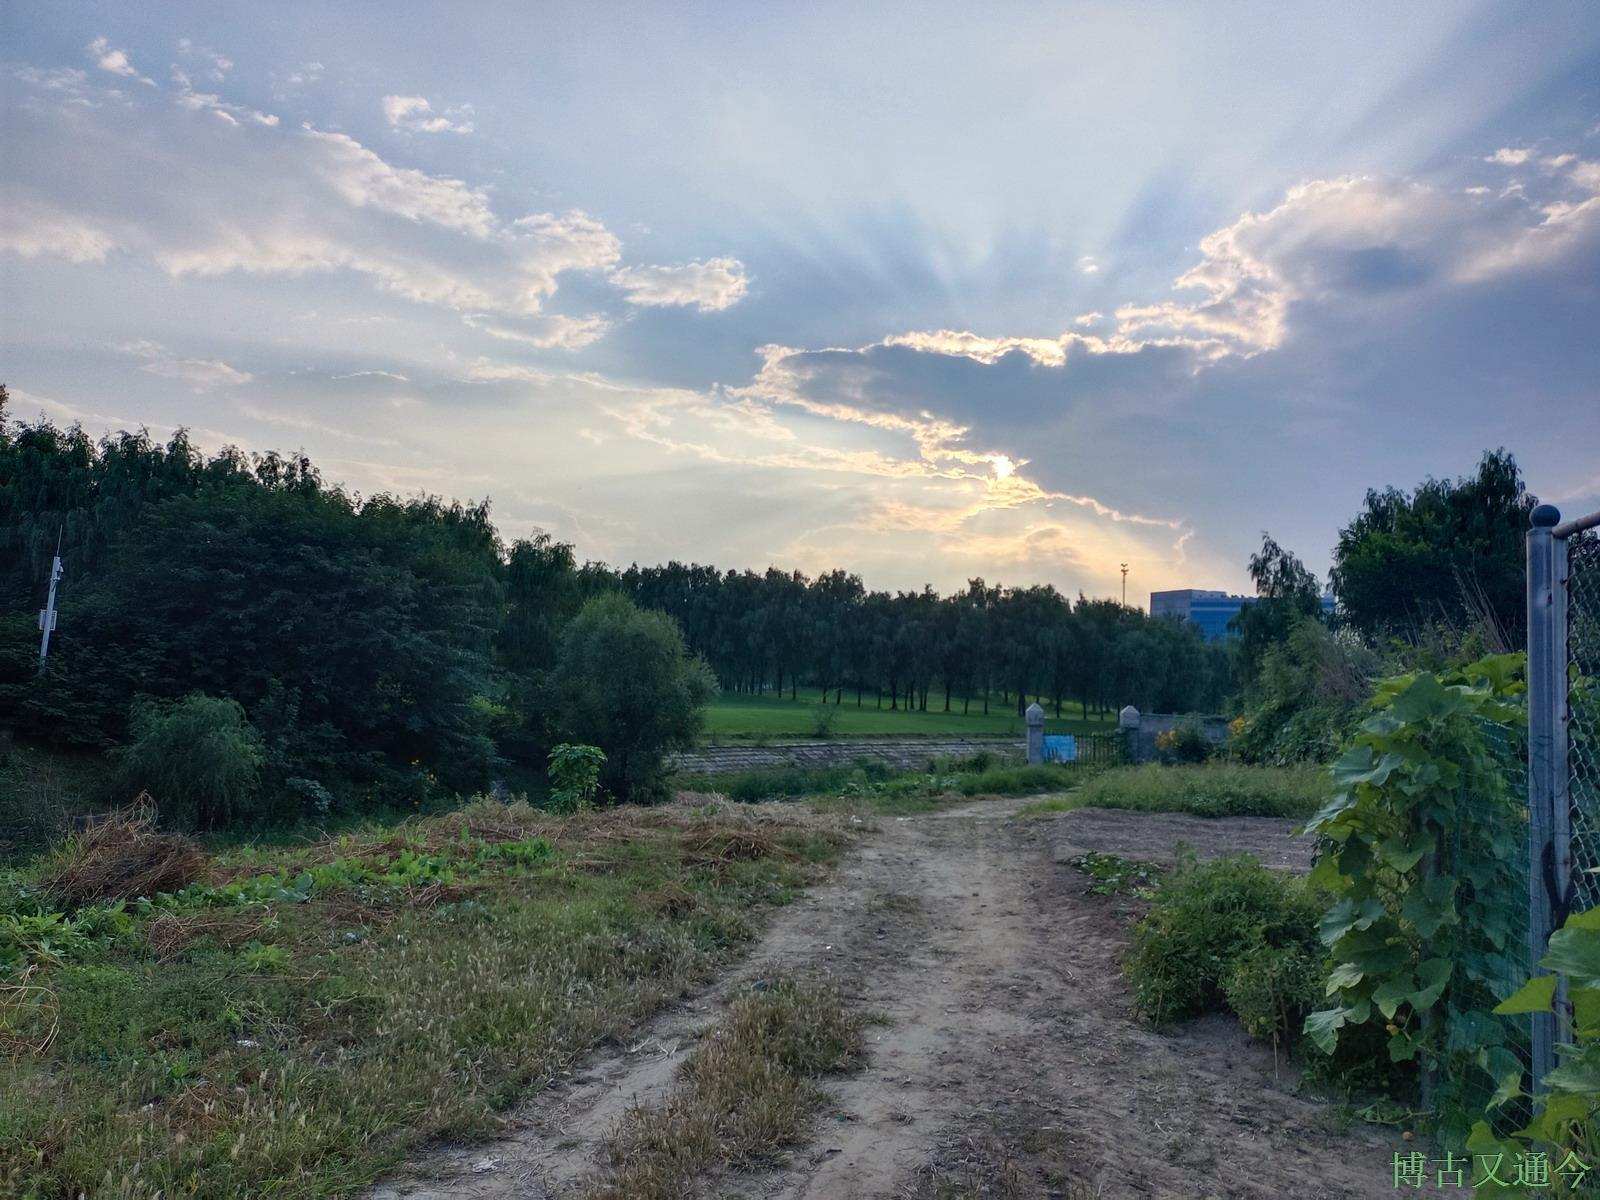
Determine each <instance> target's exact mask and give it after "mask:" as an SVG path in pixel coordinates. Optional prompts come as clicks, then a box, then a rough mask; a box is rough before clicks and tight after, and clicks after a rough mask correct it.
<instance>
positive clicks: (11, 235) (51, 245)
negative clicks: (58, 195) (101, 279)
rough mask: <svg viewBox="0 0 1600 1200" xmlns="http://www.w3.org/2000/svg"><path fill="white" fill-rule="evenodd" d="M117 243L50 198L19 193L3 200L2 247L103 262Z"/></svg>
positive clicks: (32, 255) (35, 255)
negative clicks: (42, 198) (57, 205)
mask: <svg viewBox="0 0 1600 1200" xmlns="http://www.w3.org/2000/svg"><path fill="white" fill-rule="evenodd" d="M115 245H116V241H115V239H114V238H113V237H112V236H111V234H110V233H108V232H107V231H106V230H104V229H102V228H100V227H99V226H97V225H96V224H94V223H93V222H91V221H86V220H84V219H82V218H80V217H77V216H74V215H73V214H71V213H66V212H62V211H61V210H60V209H58V208H56V207H55V206H54V205H52V204H50V203H48V202H47V201H44V200H41V199H38V198H33V197H26V196H16V197H10V198H7V199H6V201H5V202H3V203H0V250H9V251H11V252H12V253H14V254H20V255H21V256H22V257H23V258H39V257H50V258H62V259H65V260H66V261H67V262H71V263H91V262H104V261H105V258H106V255H107V254H109V253H110V252H111V250H112V248H113V247H114V246H115Z"/></svg>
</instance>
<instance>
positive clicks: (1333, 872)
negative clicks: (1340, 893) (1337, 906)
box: [1306, 854, 1344, 888]
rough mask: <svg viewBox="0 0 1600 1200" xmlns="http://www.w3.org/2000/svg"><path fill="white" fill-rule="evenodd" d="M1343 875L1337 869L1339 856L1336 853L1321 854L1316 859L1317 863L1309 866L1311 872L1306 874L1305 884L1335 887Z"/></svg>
mask: <svg viewBox="0 0 1600 1200" xmlns="http://www.w3.org/2000/svg"><path fill="white" fill-rule="evenodd" d="M1343 878H1344V876H1343V875H1342V874H1341V873H1340V870H1339V856H1338V855H1337V854H1323V855H1322V856H1320V857H1319V858H1318V859H1317V865H1316V866H1314V867H1312V868H1311V874H1309V875H1307V876H1306V886H1307V887H1309V888H1333V887H1337V886H1338V884H1339V881H1340V880H1341V879H1343Z"/></svg>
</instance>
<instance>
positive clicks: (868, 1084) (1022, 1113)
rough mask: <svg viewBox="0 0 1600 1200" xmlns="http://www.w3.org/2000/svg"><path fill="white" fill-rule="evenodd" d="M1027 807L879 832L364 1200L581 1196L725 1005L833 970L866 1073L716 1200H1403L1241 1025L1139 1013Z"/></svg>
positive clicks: (1122, 940)
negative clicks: (862, 1048) (605, 1036)
mask: <svg viewBox="0 0 1600 1200" xmlns="http://www.w3.org/2000/svg"><path fill="white" fill-rule="evenodd" d="M1022 803H1023V802H1022V801H992V802H983V803H978V804H973V805H969V806H967V807H965V808H961V809H956V810H952V811H948V812H945V813H940V814H935V815H930V816H925V817H913V818H902V819H898V820H895V819H886V820H885V821H884V823H883V827H882V831H881V832H880V833H879V834H877V835H872V836H870V837H868V838H867V839H866V840H865V841H864V843H863V845H862V847H861V848H860V850H859V851H857V852H856V853H855V854H853V855H852V856H851V857H850V858H849V859H848V860H847V862H846V864H845V865H844V867H843V868H842V869H841V871H840V872H839V874H838V875H837V876H836V878H835V879H834V881H833V882H831V883H830V884H829V885H827V886H825V887H822V888H819V889H817V890H816V891H814V892H812V893H811V894H810V895H808V896H807V897H806V898H805V899H804V900H802V901H800V902H799V903H797V904H795V905H794V906H792V907H791V908H789V909H786V910H784V911H783V912H782V913H781V914H780V915H779V916H778V918H777V920H776V921H775V923H774V925H773V926H772V928H771V929H770V930H769V932H768V934H767V936H766V937H765V938H764V939H763V941H762V943H761V944H760V946H759V947H758V949H757V950H756V951H755V953H754V954H753V955H752V956H751V957H750V958H749V959H748V960H746V962H745V963H744V964H743V966H742V967H740V968H739V969H738V970H737V971H736V972H735V973H734V974H733V975H732V976H731V977H730V978H728V979H726V980H724V981H723V982H722V983H721V984H719V985H718V986H717V987H716V988H714V989H712V990H711V991H709V992H708V993H706V994H705V995H702V996H700V997H698V998H697V999H696V1000H695V1001H693V1002H690V1003H687V1004H685V1005H682V1006H680V1007H679V1008H676V1009H674V1010H672V1011H670V1012H668V1013H666V1014H664V1015H663V1016H661V1017H660V1018H658V1019H657V1020H656V1021H654V1022H652V1023H651V1024H649V1025H648V1026H647V1027H646V1028H645V1029H643V1030H641V1031H640V1033H639V1036H638V1037H637V1038H636V1039H635V1041H634V1042H633V1043H631V1044H630V1045H629V1046H627V1047H625V1048H622V1049H620V1050H616V1051H613V1052H610V1053H602V1054H600V1055H598V1056H597V1057H596V1058H595V1059H594V1060H593V1061H592V1062H591V1064H590V1065H589V1068H588V1070H587V1071H586V1072H585V1073H584V1074H582V1075H581V1076H575V1077H573V1078H572V1079H570V1080H567V1081H565V1082H564V1083H563V1084H561V1085H559V1086H558V1087H555V1088H552V1089H549V1090H547V1091H546V1092H545V1093H544V1094H542V1095H541V1096H539V1097H537V1098H536V1099H535V1100H534V1101H533V1102H532V1103H531V1104H530V1105H529V1106H528V1107H527V1108H526V1109H525V1110H524V1111H522V1112H520V1113H518V1114H516V1115H515V1117H514V1119H513V1121H512V1123H511V1129H512V1133H511V1134H510V1135H509V1136H507V1137H506V1138H505V1139H503V1140H502V1141H500V1142H498V1143H495V1144H492V1145H488V1146H477V1147H474V1148H471V1149H468V1150H462V1151H450V1152H443V1153H440V1154H439V1155H437V1156H435V1157H433V1158H431V1159H429V1160H428V1161H427V1162H425V1163H423V1164H419V1167H418V1169H417V1171H416V1172H415V1173H414V1174H413V1175H412V1176H411V1178H410V1180H409V1181H408V1182H406V1183H397V1184H390V1185H388V1186H386V1187H383V1188H379V1189H377V1190H376V1191H374V1192H373V1193H372V1194H371V1195H372V1200H399V1198H401V1197H404V1198H406V1200H444V1198H446V1197H448V1198H451V1200H487V1198H490V1197H496V1198H498V1197H523V1198H529V1200H538V1198H545V1197H549V1198H552V1200H553V1198H556V1197H561V1196H564V1195H567V1194H569V1193H570V1192H571V1191H572V1190H573V1188H574V1186H575V1185H576V1184H578V1183H579V1182H581V1180H582V1179H583V1178H584V1177H585V1176H587V1175H589V1174H590V1173H591V1172H593V1171H595V1170H597V1169H601V1167H602V1164H601V1162H600V1150H601V1147H602V1145H603V1141H604V1138H605V1135H606V1133H607V1132H608V1130H609V1129H610V1128H611V1127H612V1126H613V1124H614V1123H615V1122H616V1121H617V1120H618V1119H620V1118H621V1117H623V1115H624V1114H625V1113H626V1111H627V1109H628V1107H629V1106H630V1105H631V1104H634V1103H648V1102H649V1101H650V1100H652V1099H654V1098H657V1097H659V1096H660V1095H661V1094H662V1092H663V1091H664V1090H665V1088H666V1087H667V1085H668V1084H669V1083H670V1081H671V1078H672V1074H673V1071H674V1070H675V1068H676V1066H677V1064H678V1063H679V1062H680V1061H681V1060H682V1057H683V1055H684V1053H685V1052H686V1051H687V1050H688V1049H689V1048H690V1047H692V1045H693V1044H694V1041H695V1039H696V1038H697V1037H698V1036H699V1035H700V1034H701V1033H702V1032H703V1031H704V1030H705V1029H706V1028H707V1027H708V1026H709V1025H710V1024H712V1023H713V1022H714V1021H715V1019H716V1018H717V1016H718V1015H719V1014H720V1012H721V1011H722V1008H723V1006H724V1004H725V1003H726V1001H727V999H728V997H729V996H731V995H732V994H734V993H735V992H736V991H737V989H739V988H741V987H748V986H750V985H751V984H752V983H753V982H755V981H757V980H760V979H761V978H763V977H764V976H765V975H767V974H770V973H773V972H777V971H784V972H789V973H794V972H801V973H804V972H814V973H818V974H825V975H828V976H831V977H832V978H834V979H835V980H836V981H837V982H838V983H839V985H840V987H841V989H842V990H843V991H844V993H845V994H846V996H847V997H849V998H850V999H852V1000H853V1001H855V1002H856V1003H858V1004H860V1005H862V1006H863V1007H865V1008H867V1009H869V1010H871V1011H875V1012H877V1013H880V1014H882V1015H883V1016H884V1017H885V1018H887V1023H886V1024H883V1025H877V1026H874V1027H872V1028H871V1030H870V1031H869V1035H868V1038H869V1055H868V1061H867V1064H866V1067H865V1069H863V1070H862V1071H861V1072H860V1073H858V1074H856V1075H854V1076H851V1077H849V1078H846V1079H843V1080H839V1081H835V1082H832V1083H830V1084H829V1086H828V1091H829V1094H830V1096H831V1104H830V1106H829V1108H828V1110H827V1111H826V1112H825V1113H824V1115H823V1116H822V1118H821V1119H820V1120H819V1121H818V1123H817V1126H816V1129H815V1130H814V1134H813V1137H812V1139H811V1141H810V1142H809V1144H808V1145H807V1146H806V1147H805V1148H803V1149H802V1150H800V1151H798V1152H796V1153H795V1154H793V1155H792V1156H791V1157H790V1159H789V1160H788V1161H787V1162H786V1163H785V1164H784V1165H783V1166H782V1167H781V1168H779V1169H776V1170H773V1171H771V1172H768V1173H767V1174H765V1175H762V1176H749V1175H738V1176H729V1177H726V1178H723V1179H721V1180H717V1181H708V1183H707V1186H706V1191H705V1194H706V1195H708V1196H719V1197H729V1198H731V1197H751V1198H753V1197H775V1198H782V1200H801V1198H811V1200H857V1198H859V1200H867V1198H869V1197H890V1198H896V1197H898V1198H923V1197H926V1198H930V1200H933V1198H944V1197H968V1196H973V1197H977V1196H1017V1197H1033V1196H1060V1197H1066V1198H1069V1200H1080V1198H1088V1197H1105V1198H1108V1200H1109V1198H1121V1197H1174V1198H1177V1197H1183V1198H1190V1197H1195V1198H1201V1197H1230V1198H1231V1197H1240V1198H1245V1197H1248V1198H1257V1197H1260V1198H1263V1200H1265V1198H1266V1197H1274V1198H1275V1197H1281V1196H1288V1195H1294V1196H1297V1197H1307V1198H1310V1200H1318V1198H1327V1200H1332V1198H1334V1197H1366V1196H1388V1195H1392V1194H1393V1190H1392V1188H1391V1186H1390V1184H1391V1178H1390V1169H1389V1158H1390V1153H1391V1150H1392V1147H1391V1145H1390V1143H1389V1141H1388V1140H1387V1139H1386V1138H1385V1137H1383V1136H1381V1135H1380V1134H1381V1131H1376V1130H1371V1129H1368V1128H1366V1127H1357V1128H1355V1129H1349V1130H1341V1129H1340V1128H1339V1127H1338V1125H1337V1123H1336V1121H1335V1120H1334V1117H1333V1114H1332V1112H1331V1111H1330V1110H1329V1109H1328V1108H1327V1107H1325V1106H1324V1105H1321V1104H1319V1103H1316V1102H1315V1101H1313V1100H1310V1099H1307V1098H1305V1097H1302V1096H1301V1095H1299V1094H1298V1093H1297V1091H1296V1089H1295V1086H1294V1081H1293V1079H1292V1078H1291V1077H1290V1076H1289V1074H1288V1072H1287V1071H1286V1070H1275V1067H1274V1063H1273V1058H1272V1055H1271V1052H1270V1051H1268V1050H1266V1049H1265V1048H1263V1047H1261V1046H1259V1045H1256V1044H1254V1043H1251V1042H1250V1041H1249V1040H1248V1039H1247V1038H1246V1037H1245V1036H1244V1034H1243V1033H1242V1031H1240V1030H1239V1029H1238V1026H1237V1024H1236V1023H1234V1022H1232V1021H1231V1020H1225V1019H1222V1018H1215V1019H1208V1020H1206V1021H1202V1022H1198V1023H1196V1024H1194V1025H1191V1026H1188V1027H1185V1028H1183V1029H1181V1030H1178V1031H1176V1032H1173V1033H1166V1034H1163V1033H1156V1032H1154V1031H1152V1030H1150V1029H1148V1028H1146V1027H1144V1026H1142V1025H1140V1024H1139V1023H1137V1022H1136V1021H1135V1020H1134V1019H1133V1016H1132V1014H1131V1013H1130V1012H1129V1011H1128V1000H1127V987H1126V985H1125V983H1124V981H1123V979H1122V977H1121V974H1120V970H1119V967H1118V962H1119V959H1120V956H1121V953H1122V950H1123V948H1124V946H1125V944H1126V936H1127V928H1128V914H1127V912H1126V911H1125V910H1124V909H1123V902H1120V901H1117V900H1114V899H1108V898H1104V897H1099V896H1095V895H1093V894H1092V893H1090V892H1089V891H1088V890H1087V888H1086V886H1085V883H1086V881H1085V879H1084V877H1083V876H1081V875H1080V874H1079V873H1078V872H1076V871H1074V870H1072V869H1071V868H1070V867H1068V866H1066V865H1063V864H1060V863H1058V862H1056V861H1055V854H1054V852H1053V845H1054V844H1055V842H1057V841H1058V840H1060V839H1059V838H1058V837H1057V836H1056V831H1055V830H1054V828H1053V826H1054V825H1055V823H1056V821H1057V820H1059V818H1057V819H1043V820H1040V819H1017V818H1016V816H1015V813H1016V810H1017V809H1018V808H1019V807H1020V806H1021V804H1022ZM1213 828H1214V829H1215V830H1216V831H1217V834H1218V836H1219V837H1221V838H1222V839H1223V840H1224V841H1225V840H1226V837H1227V834H1226V831H1225V828H1224V826H1223V825H1222V824H1221V823H1218V824H1216V825H1215V826H1213ZM1397 1144H1398V1143H1397Z"/></svg>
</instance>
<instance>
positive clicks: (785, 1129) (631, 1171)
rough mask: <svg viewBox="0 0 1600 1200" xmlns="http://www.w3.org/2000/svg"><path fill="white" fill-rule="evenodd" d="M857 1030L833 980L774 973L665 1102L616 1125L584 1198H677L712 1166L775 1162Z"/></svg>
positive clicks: (852, 1055) (854, 1054)
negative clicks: (602, 1168) (607, 1163)
mask: <svg viewBox="0 0 1600 1200" xmlns="http://www.w3.org/2000/svg"><path fill="white" fill-rule="evenodd" d="M861 1029H862V1021H861V1019H860V1018H859V1017H857V1016H854V1015H852V1014H850V1013H848V1012H846V1010H845V1008H844V1005H843V1003H842V1002H841V1001H840V999H839V993H838V991H837V990H836V989H835V988H834V987H832V986H831V985H826V984H812V983H801V982H795V981H792V980H778V981H776V982H774V983H772V984H771V985H770V986H769V987H767V989H766V990H764V991H752V992H750V993H747V994H746V995H744V996H742V997H741V998H740V999H738V1000H737V1001H735V1002H734V1004H733V1006H732V1010H731V1012H730V1013H729V1015H728V1018H727V1020H726V1021H725V1022H724V1023H723V1024H722V1025H721V1026H720V1027H719V1028H718V1029H716V1030H714V1031H713V1032H712V1033H711V1034H710V1036H709V1037H708V1038H707V1040H706V1041H705V1042H704V1043H703V1044H702V1045H701V1046H700V1048H699V1049H697V1050H696V1051H695V1052H694V1054H693V1055H692V1056H691V1057H690V1059H689V1061H688V1062H687V1063H685V1064H684V1067H683V1070H682V1071H681V1073H680V1074H679V1077H678V1079H677V1081H676V1082H675V1083H674V1085H673V1089H672V1092H671V1094H670V1095H669V1096H668V1097H667V1099H666V1100H665V1101H664V1102H663V1103H662V1104H660V1105H658V1106H655V1107H651V1108H635V1109H633V1110H632V1111H630V1112H629V1113H628V1114H627V1115H626V1116H625V1117H624V1118H623V1119H622V1120H621V1121H620V1122H619V1123H618V1125H617V1128H616V1129H615V1130H614V1131H613V1133H612V1135H611V1139H610V1150H611V1160H612V1170H611V1172H610V1173H609V1174H608V1175H607V1177H606V1178H605V1179H603V1180H600V1181H597V1182H596V1183H594V1184H593V1185H591V1186H590V1187H589V1188H588V1189H586V1190H585V1192H584V1193H583V1195H584V1200H679V1198H680V1197H686V1196H690V1195H694V1194H697V1192H696V1191H695V1185H696V1183H697V1181H698V1180H699V1179H700V1178H701V1177H702V1176H703V1175H704V1174H705V1173H706V1172H708V1171H711V1170H714V1169H717V1168H721V1167H730V1166H732V1167H751V1166H756V1165H761V1164H764V1163H768V1162H770V1161H771V1159H772V1155H773V1154H774V1152H776V1151H780V1150H782V1149H784V1148H785V1147H789V1146H793V1145H796V1144H797V1143H799V1142H800V1141H801V1140H803V1138H804V1136H805V1133H806V1130H807V1128H808V1127H809V1125H810V1123H811V1118H812V1115H813V1113H814V1112H815V1110H816V1109H817V1107H818V1105H819V1104H820V1103H821V1101H822V1098H823V1097H822V1092H821V1091H820V1089H819V1088H818V1087H817V1085H816V1083H815V1080H816V1079H817V1078H819V1077H821V1076H823V1075H829V1074H835V1073H838V1072H841V1071H845V1070H848V1069H849V1068H850V1067H851V1066H852V1065H854V1064H855V1063H856V1062H857V1060H858V1059H859V1058H860V1056H861V1050H862V1038H861Z"/></svg>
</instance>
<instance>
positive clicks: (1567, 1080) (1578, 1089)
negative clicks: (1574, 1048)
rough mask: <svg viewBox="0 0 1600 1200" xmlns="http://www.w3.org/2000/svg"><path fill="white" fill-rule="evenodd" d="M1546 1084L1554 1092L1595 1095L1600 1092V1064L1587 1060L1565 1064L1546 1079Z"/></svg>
mask: <svg viewBox="0 0 1600 1200" xmlns="http://www.w3.org/2000/svg"><path fill="white" fill-rule="evenodd" d="M1544 1083H1545V1086H1546V1087H1547V1088H1549V1089H1550V1090H1551V1091H1552V1092H1567V1093H1570V1094H1572V1095H1579V1094H1581V1093H1585V1092H1587V1093H1589V1094H1590V1095H1593V1094H1595V1093H1597V1092H1600V1062H1591V1061H1587V1060H1585V1059H1578V1060H1576V1061H1569V1062H1564V1063H1562V1064H1561V1065H1560V1066H1559V1067H1557V1068H1556V1069H1555V1070H1553V1071H1551V1072H1550V1073H1549V1074H1548V1075H1546V1076H1545V1077H1544Z"/></svg>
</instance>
